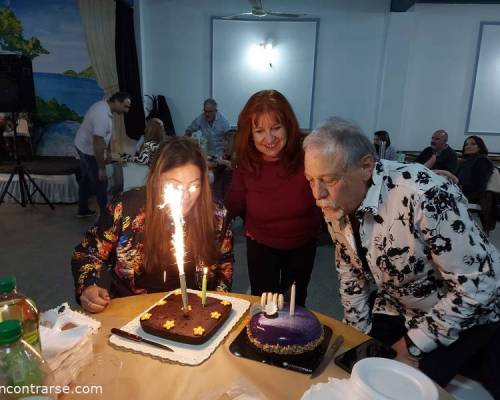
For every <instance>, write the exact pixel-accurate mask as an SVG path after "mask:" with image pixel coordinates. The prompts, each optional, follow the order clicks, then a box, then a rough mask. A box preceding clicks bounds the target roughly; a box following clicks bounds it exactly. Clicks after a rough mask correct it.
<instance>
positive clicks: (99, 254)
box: [71, 137, 234, 312]
mask: <svg viewBox="0 0 500 400" xmlns="http://www.w3.org/2000/svg"><path fill="white" fill-rule="evenodd" d="M168 184H171V185H174V186H175V187H176V188H178V189H179V190H182V191H183V214H184V221H185V229H186V241H185V243H186V258H185V260H186V262H185V266H184V270H185V274H186V283H187V286H188V287H189V288H200V287H201V279H199V278H200V276H199V274H197V269H198V270H199V269H200V268H199V267H200V266H201V265H205V266H207V267H208V268H209V273H208V276H209V283H208V286H209V288H210V287H211V288H212V289H217V290H222V291H228V290H230V288H231V282H232V274H233V263H234V259H233V251H232V250H233V249H232V232H231V230H230V229H227V225H228V224H226V223H225V219H226V210H225V209H224V208H223V207H222V205H220V204H215V203H214V202H213V201H212V194H211V190H210V185H209V183H208V179H207V165H206V161H205V157H204V156H203V153H202V151H201V149H200V147H199V146H198V145H197V144H196V143H195V142H194V141H192V140H191V139H188V138H182V137H180V138H171V139H169V140H167V142H166V143H164V144H163V145H162V147H160V149H159V150H158V155H157V157H156V160H155V162H154V164H153V165H152V166H151V169H150V172H149V175H148V178H147V182H146V186H145V187H142V188H138V189H133V190H130V191H128V192H125V193H123V194H122V195H121V196H119V197H118V198H117V199H115V200H114V201H112V202H110V203H109V205H108V208H107V210H108V213H106V214H105V215H102V216H101V218H100V219H99V222H98V223H97V224H96V225H95V226H94V227H92V228H91V229H90V230H89V231H88V232H87V234H86V236H85V238H84V240H83V241H82V243H81V244H80V245H78V246H77V247H76V249H75V252H74V253H73V257H72V260H71V264H72V270H73V277H74V279H75V287H76V297H77V300H78V301H80V303H81V305H82V306H83V308H85V309H86V310H87V311H90V312H100V311H102V310H104V308H105V307H106V306H107V305H108V303H109V299H110V297H113V296H127V295H133V294H140V293H148V292H160V291H167V290H172V289H175V288H178V287H179V274H178V269H177V265H176V262H175V258H174V254H173V251H172V246H171V244H170V243H171V238H172V231H171V229H172V224H171V219H170V217H169V215H168V212H167V211H166V210H164V209H160V208H159V207H158V206H159V205H160V204H162V203H163V188H164V186H165V185H168ZM108 269H109V271H106V270H108ZM164 271H165V272H164ZM165 273H166V280H164V274H165ZM106 275H109V276H110V277H111V282H110V284H109V283H107V284H106V283H105V282H104V281H105V279H104V278H105V276H106ZM108 289H109V290H108Z"/></svg>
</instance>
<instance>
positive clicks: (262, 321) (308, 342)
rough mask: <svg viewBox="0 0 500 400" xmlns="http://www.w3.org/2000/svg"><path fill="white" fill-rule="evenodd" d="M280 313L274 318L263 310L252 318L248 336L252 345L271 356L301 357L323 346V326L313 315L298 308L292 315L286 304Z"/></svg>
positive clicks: (278, 311) (248, 326)
mask: <svg viewBox="0 0 500 400" xmlns="http://www.w3.org/2000/svg"><path fill="white" fill-rule="evenodd" d="M276 310H277V311H276V312H275V314H273V315H267V314H266V312H265V311H261V312H258V313H256V314H255V315H253V316H252V317H251V319H250V322H249V323H248V325H247V335H248V339H249V340H250V343H252V345H254V346H255V347H257V348H258V349H260V350H262V351H265V352H267V353H274V354H281V355H300V354H303V353H305V352H308V351H312V350H314V349H315V348H316V347H317V346H319V345H320V344H321V342H322V341H323V337H324V334H323V326H322V325H321V323H320V322H319V320H318V318H317V317H316V316H315V315H314V314H313V313H312V312H310V311H309V310H307V309H305V308H304V307H299V306H296V307H295V314H294V315H293V316H292V315H290V308H289V305H288V304H286V303H285V304H284V306H283V307H282V309H279V310H278V309H276Z"/></svg>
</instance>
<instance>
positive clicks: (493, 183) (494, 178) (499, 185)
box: [486, 167, 500, 193]
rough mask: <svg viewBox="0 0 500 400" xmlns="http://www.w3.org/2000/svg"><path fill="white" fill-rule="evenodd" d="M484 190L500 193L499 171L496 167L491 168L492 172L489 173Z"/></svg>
mask: <svg viewBox="0 0 500 400" xmlns="http://www.w3.org/2000/svg"><path fill="white" fill-rule="evenodd" d="M486 191H488V192H494V193H500V172H498V169H497V168H496V167H495V168H493V173H492V174H491V176H490V180H489V181H488V185H487V186H486Z"/></svg>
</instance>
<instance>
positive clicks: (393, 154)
mask: <svg viewBox="0 0 500 400" xmlns="http://www.w3.org/2000/svg"><path fill="white" fill-rule="evenodd" d="M382 142H384V143H385V151H384V154H382V155H381V154H380V152H381V150H382V148H383V147H382V145H381V143H382ZM373 145H374V146H375V150H376V151H377V155H378V156H379V158H383V159H384V160H391V161H396V160H397V159H398V153H397V151H396V149H395V148H394V147H392V146H391V138H390V137H389V132H387V131H377V132H375V133H374V134H373Z"/></svg>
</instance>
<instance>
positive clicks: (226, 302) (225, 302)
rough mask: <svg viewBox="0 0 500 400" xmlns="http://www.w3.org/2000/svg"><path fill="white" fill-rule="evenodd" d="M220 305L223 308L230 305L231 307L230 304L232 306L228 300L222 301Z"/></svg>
mask: <svg viewBox="0 0 500 400" xmlns="http://www.w3.org/2000/svg"><path fill="white" fill-rule="evenodd" d="M220 303H221V304H222V305H223V306H228V305H230V304H231V302H229V301H227V300H222V301H221V302H220Z"/></svg>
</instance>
